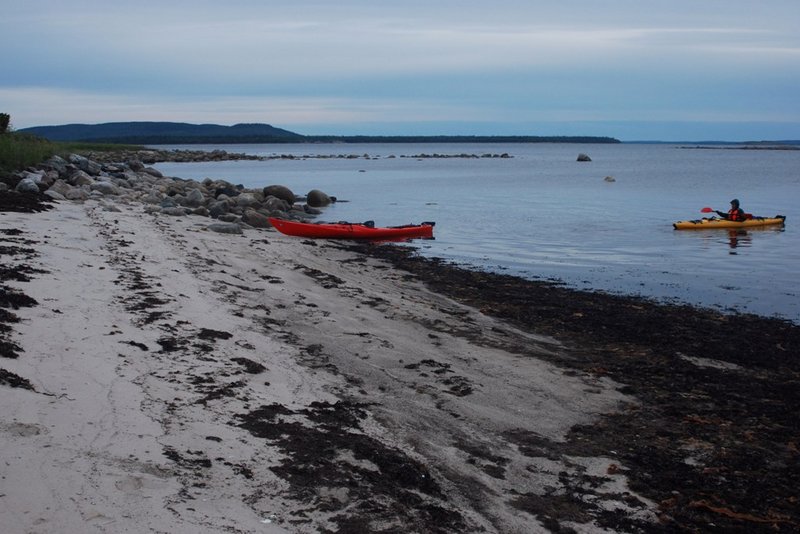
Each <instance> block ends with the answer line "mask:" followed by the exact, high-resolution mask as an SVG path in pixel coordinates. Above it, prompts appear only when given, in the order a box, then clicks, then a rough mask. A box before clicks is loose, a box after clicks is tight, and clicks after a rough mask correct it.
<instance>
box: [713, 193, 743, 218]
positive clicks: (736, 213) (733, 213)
mask: <svg viewBox="0 0 800 534" xmlns="http://www.w3.org/2000/svg"><path fill="white" fill-rule="evenodd" d="M715 211H716V210H715ZM717 215H719V216H720V217H722V218H723V219H727V220H729V221H744V220H747V214H746V213H745V212H744V210H743V209H742V208H741V207H739V200H738V199H736V198H734V199H733V200H731V209H729V210H728V213H725V212H724V211H717Z"/></svg>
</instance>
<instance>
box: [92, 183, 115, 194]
mask: <svg viewBox="0 0 800 534" xmlns="http://www.w3.org/2000/svg"><path fill="white" fill-rule="evenodd" d="M89 187H90V188H91V190H92V191H99V192H101V193H103V194H104V195H119V188H118V187H117V186H115V185H114V184H112V183H111V182H95V183H93V184H92V185H90V186H89Z"/></svg>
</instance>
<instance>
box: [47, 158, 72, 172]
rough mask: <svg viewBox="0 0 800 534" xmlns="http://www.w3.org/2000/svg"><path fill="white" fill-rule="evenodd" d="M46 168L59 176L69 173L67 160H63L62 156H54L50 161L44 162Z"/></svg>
mask: <svg viewBox="0 0 800 534" xmlns="http://www.w3.org/2000/svg"><path fill="white" fill-rule="evenodd" d="M44 164H45V166H47V167H49V168H51V169H53V170H55V171H56V172H58V173H59V174H62V173H65V172H66V171H67V160H65V159H64V158H62V157H61V156H52V157H51V158H50V159H48V160H47V161H45V162H44Z"/></svg>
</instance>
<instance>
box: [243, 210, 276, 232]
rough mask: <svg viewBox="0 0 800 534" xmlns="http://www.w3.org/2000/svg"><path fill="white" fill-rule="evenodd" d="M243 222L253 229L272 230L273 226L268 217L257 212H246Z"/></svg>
mask: <svg viewBox="0 0 800 534" xmlns="http://www.w3.org/2000/svg"><path fill="white" fill-rule="evenodd" d="M242 222H243V223H245V224H248V225H250V226H252V227H253V228H270V227H272V225H271V224H270V223H269V219H268V218H267V216H266V215H262V214H260V213H258V212H257V211H255V210H245V211H244V214H243V215H242Z"/></svg>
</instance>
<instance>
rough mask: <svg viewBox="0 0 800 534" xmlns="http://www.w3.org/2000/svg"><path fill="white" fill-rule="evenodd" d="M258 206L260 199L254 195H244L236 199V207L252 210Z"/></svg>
mask: <svg viewBox="0 0 800 534" xmlns="http://www.w3.org/2000/svg"><path fill="white" fill-rule="evenodd" d="M258 204H259V202H258V199H257V198H256V197H255V195H253V194H252V193H242V194H241V195H239V196H238V197H236V205H237V206H239V207H240V208H250V207H253V206H257V205H258Z"/></svg>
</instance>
